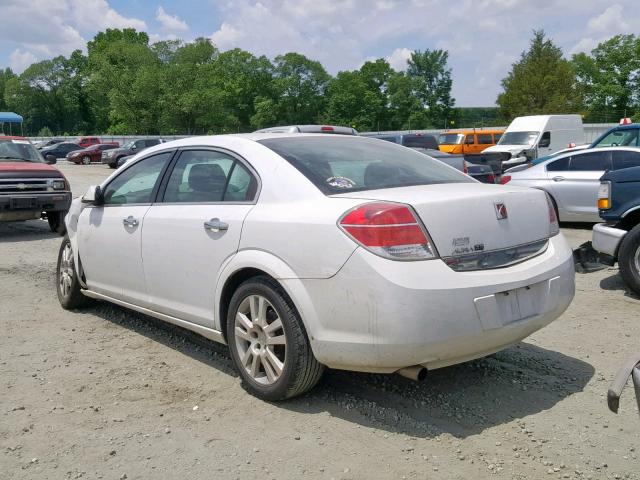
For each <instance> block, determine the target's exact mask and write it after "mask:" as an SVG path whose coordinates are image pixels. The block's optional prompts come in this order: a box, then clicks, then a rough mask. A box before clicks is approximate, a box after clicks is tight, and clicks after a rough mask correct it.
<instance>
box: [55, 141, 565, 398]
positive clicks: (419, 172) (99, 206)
mask: <svg viewBox="0 0 640 480" xmlns="http://www.w3.org/2000/svg"><path fill="white" fill-rule="evenodd" d="M66 223H67V228H68V237H67V238H65V239H64V241H63V243H62V245H61V249H60V254H59V260H58V282H57V285H58V297H59V299H60V302H61V304H62V306H63V307H64V308H78V307H80V306H82V305H85V304H86V303H87V301H89V300H90V299H98V300H106V301H109V302H113V303H115V304H118V305H121V306H125V307H128V308H131V309H133V310H137V311H139V312H143V313H145V314H148V315H151V316H154V317H157V318H160V319H162V320H165V321H167V322H171V323H173V324H176V325H179V326H182V327H185V328H188V329H190V330H193V331H195V332H198V333H200V334H202V335H204V336H205V337H208V338H210V339H213V340H215V341H218V342H222V343H227V344H228V345H229V348H230V351H231V357H232V359H233V362H234V364H235V366H236V367H237V370H238V372H239V374H240V376H241V378H242V380H243V381H244V383H245V385H246V387H247V388H248V390H249V391H251V392H252V393H253V394H255V395H257V396H259V397H261V398H264V399H269V400H280V399H285V398H289V397H292V396H295V395H299V394H301V393H303V392H305V391H307V390H309V389H310V388H312V387H313V386H314V385H315V384H316V382H317V381H318V380H319V378H320V376H321V375H322V372H323V369H324V367H325V366H327V367H331V368H338V369H347V370H357V371H366V372H381V373H393V372H398V373H401V374H404V375H405V376H409V377H412V378H423V377H424V375H425V372H426V371H427V369H435V368H440V367H444V366H447V365H452V364H455V363H460V362H464V361H467V360H471V359H474V358H478V357H482V356H484V355H488V354H490V353H493V352H496V351H498V350H501V349H503V348H505V347H507V346H509V345H512V344H514V343H516V342H518V341H520V340H522V339H523V338H525V337H527V336H528V335H530V334H531V333H532V332H535V331H536V330H538V329H540V328H542V327H543V326H545V325H547V324H548V323H550V322H551V321H553V320H554V319H556V318H557V317H558V316H560V315H561V314H562V312H564V310H565V309H566V308H567V307H568V305H569V304H570V302H571V300H572V298H573V295H574V267H573V259H572V252H571V249H570V248H569V246H568V245H567V243H566V241H565V239H564V238H563V236H562V235H561V234H559V230H558V223H557V219H556V218H555V214H554V210H553V206H552V204H551V203H550V201H549V198H548V197H547V196H546V195H545V193H544V192H542V191H539V190H533V189H523V188H518V187H509V186H506V187H503V186H499V185H497V186H494V185H486V184H481V183H478V182H476V181H474V180H472V179H470V178H469V177H467V176H466V175H464V174H462V173H461V172H458V171H456V170H455V169H453V168H451V167H448V166H446V165H444V164H442V163H441V162H438V161H436V160H432V159H429V158H428V157H425V155H423V154H421V153H418V152H415V151H413V150H411V149H409V148H405V147H402V146H399V145H395V144H393V143H389V142H381V141H379V140H376V139H368V138H363V137H352V136H338V135H308V134H297V133H296V134H249V135H229V136H214V137H198V138H189V139H183V140H177V141H174V142H170V143H164V144H162V145H158V146H156V147H153V148H150V149H148V150H145V151H144V152H141V153H140V154H138V155H137V156H136V157H135V158H134V159H132V161H130V162H129V163H127V164H126V165H125V166H124V167H122V168H121V169H120V170H118V171H116V172H115V173H113V174H112V175H111V176H110V177H109V178H108V179H106V180H105V181H104V182H103V183H102V184H101V185H100V186H95V187H91V188H90V189H89V190H88V191H87V193H86V194H85V195H84V196H83V197H82V198H77V199H75V200H74V202H73V205H72V207H71V210H70V213H69V215H68V216H67V218H66Z"/></svg>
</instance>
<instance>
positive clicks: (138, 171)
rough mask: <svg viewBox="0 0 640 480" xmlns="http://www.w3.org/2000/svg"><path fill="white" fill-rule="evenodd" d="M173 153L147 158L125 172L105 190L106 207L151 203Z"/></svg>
mask: <svg viewBox="0 0 640 480" xmlns="http://www.w3.org/2000/svg"><path fill="white" fill-rule="evenodd" d="M171 155H172V152H164V153H159V154H157V155H153V156H151V157H147V158H145V159H143V160H140V161H139V162H136V163H135V164H133V165H131V167H129V168H127V169H126V170H124V171H123V172H122V173H121V174H120V175H118V176H117V177H116V178H114V179H113V180H112V181H111V182H110V183H109V184H108V185H107V186H106V187H105V189H104V203H105V205H127V204H132V203H151V202H152V201H153V192H154V190H155V186H156V183H157V182H158V178H159V177H160V173H161V172H162V170H163V169H164V167H165V165H166V164H167V162H168V161H169V159H170V158H171Z"/></svg>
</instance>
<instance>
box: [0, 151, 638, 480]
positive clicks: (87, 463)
mask: <svg viewBox="0 0 640 480" xmlns="http://www.w3.org/2000/svg"><path fill="white" fill-rule="evenodd" d="M60 168H61V170H63V171H64V172H65V174H66V175H67V176H68V178H69V180H70V182H71V185H72V188H73V191H74V193H75V194H76V195H79V194H81V193H83V192H84V191H85V189H86V187H87V186H88V185H90V184H92V183H98V182H99V181H100V180H101V179H102V178H104V177H105V176H106V175H107V174H109V173H110V170H109V169H108V168H107V167H106V166H102V165H92V166H75V165H69V164H65V163H63V164H61V165H60ZM563 233H564V234H565V235H566V236H567V238H568V239H569V241H570V242H571V244H572V245H573V246H577V245H579V244H580V243H582V242H584V241H586V240H588V239H589V238H590V230H589V227H588V226H584V227H583V226H563ZM59 244H60V238H59V237H56V236H54V235H52V234H51V233H49V231H48V228H47V225H46V223H45V222H43V221H31V222H26V223H19V224H0V285H1V287H2V288H1V289H0V328H1V331H2V332H3V335H2V336H1V337H0V372H1V376H0V382H1V385H2V387H1V388H2V390H1V395H0V478H2V479H4V478H10V479H45V478H51V479H68V478H69V479H71V478H74V479H75V478H91V479H92V478H105V479H124V478H128V479H136V478H154V479H164V478H167V479H168V478H193V479H201V478H211V479H213V478H225V479H226V478H242V479H245V478H260V479H270V478H276V479H281V478H318V479H331V478H335V479H341V478H344V479H359V478H407V479H411V478H419V479H426V478H428V479H440V478H442V479H469V478H508V479H537V478H544V479H556V478H560V479H564V478H574V479H575V478H578V479H582V478H586V479H589V478H593V479H601V478H610V479H614V478H615V479H618V478H625V479H626V478H629V479H640V460H639V459H638V456H639V455H640V452H639V451H638V449H640V442H639V440H640V421H639V419H638V412H637V409H636V407H635V405H634V402H633V400H632V397H633V395H632V390H631V389H627V390H626V394H625V395H624V396H623V399H622V402H621V409H620V410H621V411H620V414H619V415H614V414H612V413H610V412H609V411H608V410H607V407H606V391H607V388H608V385H609V382H610V380H611V379H612V377H613V375H614V374H615V372H616V370H617V368H618V367H619V366H620V365H621V363H622V362H623V361H624V359H625V358H626V357H627V356H628V355H629V354H631V353H632V352H633V351H634V350H638V348H639V345H638V338H640V327H639V325H640V322H639V315H638V312H639V307H640V301H639V300H638V299H637V298H636V297H633V296H632V295H630V294H629V293H627V292H626V291H625V287H624V285H623V283H622V281H621V279H620V276H619V275H618V271H617V269H615V268H607V269H604V270H601V271H598V272H595V273H590V274H579V275H578V276H577V292H576V298H575V300H574V302H573V304H572V305H571V307H570V308H569V310H568V311H567V312H566V313H565V314H564V315H563V316H562V317H561V318H560V319H558V320H557V321H556V322H554V323H553V324H551V325H550V326H548V327H547V328H545V329H543V330H541V331H540V332H537V333H536V334H534V335H533V336H532V337H530V338H528V339H526V341H524V342H522V343H520V344H518V345H516V346H514V347H511V348H509V349H507V350H505V351H502V352H500V353H498V354H495V355H492V356H490V357H487V358H485V359H482V360H478V361H474V362H469V363H466V364H463V365H458V366H455V367H450V368H445V369H441V370H436V371H433V372H430V374H429V376H428V379H427V380H426V381H425V382H424V383H415V382H412V381H410V380H407V379H404V378H402V377H399V376H397V375H395V376H386V375H372V374H361V373H349V372H341V371H329V372H327V373H326V375H325V377H324V378H323V380H322V381H321V383H320V384H319V385H318V386H317V387H316V388H315V389H314V390H313V391H312V392H310V393H309V394H307V395H306V396H304V397H301V398H297V399H294V400H292V401H288V402H285V403H281V404H270V403H265V402H262V401H260V400H257V399H256V398H254V397H252V396H250V395H248V394H247V393H246V392H245V391H244V390H243V389H242V388H241V386H240V381H239V378H238V377H237V375H236V374H235V373H234V371H233V368H232V365H231V361H230V359H229V357H228V355H227V353H226V349H225V348H224V347H221V346H218V345H216V344H214V343H212V342H209V341H207V340H204V339H202V338H200V337H198V336H197V335H194V334H191V333H189V332H186V331H184V330H181V329H177V328H174V327H170V326H167V325H164V324H162V323H161V322H159V321H156V320H154V319H151V318H149V317H146V316H144V315H139V314H137V313H132V312H129V311H126V310H124V309H121V308H118V307H115V306H111V305H108V304H104V303H103V304H97V305H96V306H94V307H91V308H89V309H87V310H84V311H78V312H66V311H64V310H62V308H60V306H59V304H58V301H57V298H56V294H55V288H54V278H55V262H56V256H57V251H58V247H59Z"/></svg>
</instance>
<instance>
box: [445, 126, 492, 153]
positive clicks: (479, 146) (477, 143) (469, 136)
mask: <svg viewBox="0 0 640 480" xmlns="http://www.w3.org/2000/svg"><path fill="white" fill-rule="evenodd" d="M503 133H504V130H494V129H480V128H478V129H476V128H474V129H471V130H452V131H447V132H444V133H441V134H440V135H439V136H438V144H439V145H440V147H439V148H440V151H442V152H445V153H457V154H463V155H464V154H470V153H482V152H483V151H484V150H485V149H487V148H489V147H491V146H493V145H495V144H496V143H498V141H499V140H500V137H502V134H503Z"/></svg>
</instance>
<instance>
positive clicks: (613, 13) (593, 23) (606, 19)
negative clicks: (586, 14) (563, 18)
mask: <svg viewBox="0 0 640 480" xmlns="http://www.w3.org/2000/svg"><path fill="white" fill-rule="evenodd" d="M622 10H623V9H622V5H620V4H618V3H616V4H614V5H611V6H610V7H609V8H607V9H606V10H605V11H604V12H602V13H601V14H600V15H598V16H596V17H593V18H592V19H590V20H589V23H587V27H588V28H589V30H591V31H594V32H606V33H610V32H612V31H613V32H616V31H617V32H621V31H624V32H626V31H627V30H629V24H628V23H627V22H626V20H625V18H624V16H623V12H622Z"/></svg>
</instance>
